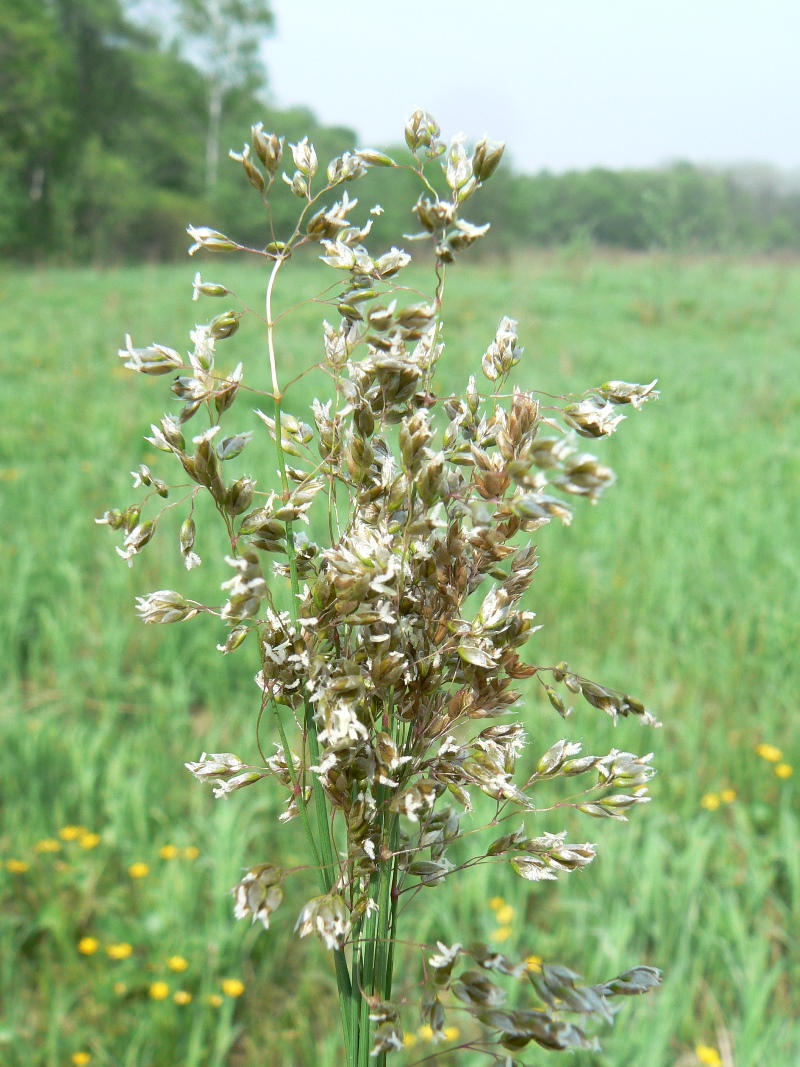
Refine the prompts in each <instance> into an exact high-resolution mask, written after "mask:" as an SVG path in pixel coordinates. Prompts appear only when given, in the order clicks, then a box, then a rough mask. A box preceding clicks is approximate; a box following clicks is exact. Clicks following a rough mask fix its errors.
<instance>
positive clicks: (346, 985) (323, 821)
mask: <svg viewBox="0 0 800 1067" xmlns="http://www.w3.org/2000/svg"><path fill="white" fill-rule="evenodd" d="M285 262H286V259H285V257H284V256H279V257H278V258H277V259H276V260H275V263H274V264H273V267H272V271H271V273H270V276H269V282H268V284H267V293H266V313H267V346H268V349H269V367H270V374H271V376H272V397H273V400H274V402H275V444H276V448H277V453H278V466H279V468H280V475H281V485H282V487H283V494H284V499H288V497H289V478H288V476H287V474H286V458H285V456H284V454H283V445H282V440H283V430H282V426H281V400H282V398H283V394H282V393H281V391H280V387H279V385H278V369H277V363H276V359H275V320H274V319H273V317H272V292H273V289H274V287H275V280H276V278H277V277H278V271H279V270H280V269H281V267H282V266H283V264H284V263H285ZM286 553H287V556H288V558H289V574H290V578H291V587H292V595H291V603H290V605H289V614H290V616H291V619H292V622H293V623H294V625H295V627H297V625H298V610H297V600H298V595H299V593H300V582H299V580H298V577H297V560H296V558H295V551H294V535H293V533H292V523H291V522H287V523H286ZM305 730H306V736H307V737H308V747H309V753H310V755H311V760H312V764H313V765H318V764H319V742H318V740H317V725H316V723H315V722H314V714H313V709H312V707H311V705H310V703H309V701H308V700H306V701H305ZM281 737H282V738H283V737H284V734H283V731H282V730H281ZM284 751H285V752H286V754H287V762H288V763H289V766H290V769H291V770H293V768H292V767H291V756H290V754H289V749H288V747H287V746H286V744H285V741H284ZM292 777H293V780H294V775H293V776H292ZM295 788H297V787H296V785H295ZM311 792H312V795H313V797H314V806H315V810H316V816H317V833H318V835H319V842H320V851H321V853H322V865H321V866H319V867H318V869H319V871H320V888H321V891H322V893H323V895H324V894H326V893H329V892H330V890H331V888H332V886H333V883H334V881H335V873H336V866H335V858H334V851H333V837H332V834H331V826H330V821H329V818H328V804H327V800H326V797H325V793H324V790H323V788H322V785H321V783H320V781H319V778H318V777H317V776H316V775H314V774H313V773H312V776H311ZM297 803H298V807H299V809H300V811H301V812H302V813H303V815H304V817H305V821H306V823H307V824H308V830H309V841H310V844H311V845H312V847H313V853H314V855H315V857H316V860H317V864H318V865H319V852H318V851H317V849H316V845H315V844H314V837H313V834H312V833H311V827H310V823H309V821H308V811H307V810H306V804H305V793H304V792H303V790H302V787H301V789H300V792H299V794H298V797H297ZM334 964H335V967H336V985H337V988H338V991H339V1005H340V1008H341V1013H342V1029H343V1031H344V1040H345V1046H346V1050H347V1058H348V1060H350V1062H352V1042H353V1037H354V1035H353V1033H352V1032H351V1027H350V1007H349V1005H350V997H351V995H352V985H351V982H350V972H349V971H348V969H347V960H346V958H345V954H344V951H343V950H341V949H340V950H338V951H335V952H334Z"/></svg>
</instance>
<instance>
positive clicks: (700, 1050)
mask: <svg viewBox="0 0 800 1067" xmlns="http://www.w3.org/2000/svg"><path fill="white" fill-rule="evenodd" d="M694 1054H695V1056H697V1059H698V1062H699V1063H702V1064H703V1067H722V1057H721V1056H720V1054H719V1053H718V1052H717V1050H716V1049H715V1048H711V1046H710V1045H698V1046H697V1048H696V1049H695V1050H694Z"/></svg>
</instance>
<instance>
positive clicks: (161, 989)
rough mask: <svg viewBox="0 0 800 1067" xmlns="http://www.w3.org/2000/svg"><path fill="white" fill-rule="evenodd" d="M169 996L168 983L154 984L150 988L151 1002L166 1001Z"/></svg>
mask: <svg viewBox="0 0 800 1067" xmlns="http://www.w3.org/2000/svg"><path fill="white" fill-rule="evenodd" d="M168 996H169V986H168V985H167V983H166V982H153V984H152V985H151V986H150V999H151V1000H166V999H167V997H168Z"/></svg>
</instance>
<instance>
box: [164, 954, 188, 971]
mask: <svg viewBox="0 0 800 1067" xmlns="http://www.w3.org/2000/svg"><path fill="white" fill-rule="evenodd" d="M188 966H189V964H188V963H187V962H186V960H185V959H184V958H183V956H170V958H169V959H168V960H167V967H169V969H170V970H171V971H175V973H176V974H178V973H180V971H185V970H186V968H187V967H188Z"/></svg>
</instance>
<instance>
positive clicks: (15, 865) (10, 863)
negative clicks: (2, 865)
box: [6, 860, 31, 874]
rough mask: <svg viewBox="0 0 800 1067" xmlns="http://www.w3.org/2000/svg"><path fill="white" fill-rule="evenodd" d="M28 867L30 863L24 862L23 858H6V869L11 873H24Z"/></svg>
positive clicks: (29, 867)
mask: <svg viewBox="0 0 800 1067" xmlns="http://www.w3.org/2000/svg"><path fill="white" fill-rule="evenodd" d="M30 869H31V865H30V863H26V862H25V860H6V870H8V871H10V872H11V874H24V873H25V872H26V871H29V870H30Z"/></svg>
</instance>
